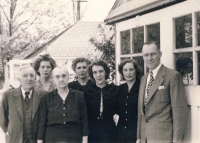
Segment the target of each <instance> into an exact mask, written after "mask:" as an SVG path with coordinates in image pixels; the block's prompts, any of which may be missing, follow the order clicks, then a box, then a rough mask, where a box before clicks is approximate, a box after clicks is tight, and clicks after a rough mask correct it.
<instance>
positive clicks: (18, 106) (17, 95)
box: [0, 87, 47, 143]
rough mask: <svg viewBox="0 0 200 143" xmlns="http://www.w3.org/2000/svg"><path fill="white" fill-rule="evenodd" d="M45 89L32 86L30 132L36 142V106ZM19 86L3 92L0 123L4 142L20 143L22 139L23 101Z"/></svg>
mask: <svg viewBox="0 0 200 143" xmlns="http://www.w3.org/2000/svg"><path fill="white" fill-rule="evenodd" d="M46 93H47V92H46V91H42V90H40V89H37V88H34V90H33V94H32V98H33V107H32V133H33V140H34V141H35V142H36V139H37V138H36V132H37V124H38V106H39V104H40V100H41V96H42V95H44V94H46ZM22 100H23V99H22V93H21V88H20V87H19V88H16V89H12V90H8V91H6V92H5V93H4V94H3V97H2V105H1V108H0V125H1V128H2V130H3V131H4V133H6V132H9V134H10V136H8V135H6V143H22V141H23V101H22Z"/></svg>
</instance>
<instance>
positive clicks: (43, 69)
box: [38, 61, 52, 77]
mask: <svg viewBox="0 0 200 143" xmlns="http://www.w3.org/2000/svg"><path fill="white" fill-rule="evenodd" d="M38 71H39V72H40V76H41V77H50V75H51V71H52V68H51V64H50V61H41V62H40V67H39V69H38Z"/></svg>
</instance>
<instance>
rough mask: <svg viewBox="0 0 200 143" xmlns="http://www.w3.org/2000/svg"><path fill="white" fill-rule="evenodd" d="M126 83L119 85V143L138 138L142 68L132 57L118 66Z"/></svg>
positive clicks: (126, 142)
mask: <svg viewBox="0 0 200 143" xmlns="http://www.w3.org/2000/svg"><path fill="white" fill-rule="evenodd" d="M118 71H119V73H120V74H121V75H122V76H123V78H124V79H125V80H126V83H124V84H121V85H120V86H119V88H120V90H119V98H118V115H119V120H118V124H117V132H118V143H135V142H136V140H137V112H138V92H139V85H140V77H141V76H142V69H141V67H140V66H139V65H138V64H137V62H136V61H134V60H132V59H128V60H124V61H122V62H121V63H120V65H119V67H118Z"/></svg>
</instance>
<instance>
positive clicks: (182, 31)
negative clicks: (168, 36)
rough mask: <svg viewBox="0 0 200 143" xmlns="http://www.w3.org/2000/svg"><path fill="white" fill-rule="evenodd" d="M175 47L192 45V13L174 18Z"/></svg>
mask: <svg viewBox="0 0 200 143" xmlns="http://www.w3.org/2000/svg"><path fill="white" fill-rule="evenodd" d="M175 26H176V48H177V49H179V48H186V47H192V14H189V15H186V16H183V17H180V18H176V19H175Z"/></svg>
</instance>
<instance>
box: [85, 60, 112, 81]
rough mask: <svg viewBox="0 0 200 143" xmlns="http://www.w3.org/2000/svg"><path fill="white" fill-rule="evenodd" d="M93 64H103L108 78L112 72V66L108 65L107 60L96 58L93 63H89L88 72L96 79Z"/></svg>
mask: <svg viewBox="0 0 200 143" xmlns="http://www.w3.org/2000/svg"><path fill="white" fill-rule="evenodd" d="M93 66H102V67H103V68H104V70H105V72H106V77H105V79H106V80H107V79H108V77H109V74H110V67H109V65H108V63H107V62H106V61H104V60H103V59H99V60H95V61H93V62H92V64H90V65H89V67H88V74H89V76H90V77H91V78H92V79H93V80H94V77H93V72H92V68H93Z"/></svg>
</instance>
